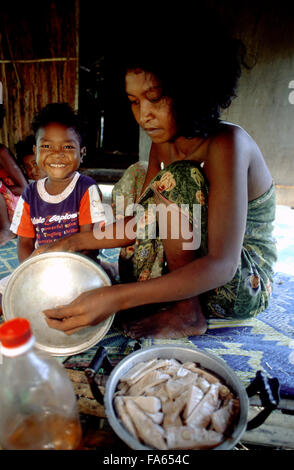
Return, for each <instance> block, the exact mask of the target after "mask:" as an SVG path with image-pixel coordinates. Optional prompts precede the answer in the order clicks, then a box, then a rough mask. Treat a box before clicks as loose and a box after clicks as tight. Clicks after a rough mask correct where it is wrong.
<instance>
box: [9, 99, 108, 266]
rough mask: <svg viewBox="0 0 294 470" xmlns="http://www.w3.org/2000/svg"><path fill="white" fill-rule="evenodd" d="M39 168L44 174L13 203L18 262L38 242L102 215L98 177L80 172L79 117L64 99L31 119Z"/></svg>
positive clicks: (87, 225) (82, 228) (85, 227)
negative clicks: (14, 207)
mask: <svg viewBox="0 0 294 470" xmlns="http://www.w3.org/2000/svg"><path fill="white" fill-rule="evenodd" d="M32 127H33V130H34V132H35V139H36V145H34V147H33V151H34V155H35V158H36V163H37V165H38V168H39V169H40V170H41V171H42V172H44V173H45V174H46V175H47V177H45V178H43V179H40V180H38V181H35V182H33V183H30V184H29V185H28V187H27V188H26V189H25V191H24V192H23V194H22V196H21V197H20V199H19V202H18V204H17V207H16V210H15V213H14V217H13V220H12V224H11V231H12V232H14V233H16V234H17V235H18V258H19V261H20V262H22V261H24V260H25V259H26V258H28V257H29V256H30V255H31V253H32V252H33V251H34V249H35V248H36V247H38V246H41V245H44V244H47V243H50V242H52V241H55V240H57V239H60V238H63V237H65V236H67V235H71V234H74V233H77V232H86V231H92V229H93V224H94V223H96V222H102V221H104V219H105V218H104V210H103V206H102V203H101V199H100V196H99V190H98V187H97V184H96V182H95V181H94V180H93V179H92V178H90V177H89V176H86V175H81V174H80V173H78V171H77V170H78V168H79V166H80V163H81V162H82V158H83V155H84V154H85V151H86V149H85V147H82V137H81V131H80V127H79V120H78V117H77V115H76V114H75V113H74V111H73V110H72V109H71V108H70V106H69V105H68V104H67V103H52V104H49V105H47V106H45V108H43V109H42V110H41V111H40V113H39V114H37V115H36V116H35V118H34V121H33V124H32Z"/></svg>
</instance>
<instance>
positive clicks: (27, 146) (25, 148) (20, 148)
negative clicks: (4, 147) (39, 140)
mask: <svg viewBox="0 0 294 470" xmlns="http://www.w3.org/2000/svg"><path fill="white" fill-rule="evenodd" d="M35 142H36V141H35V137H34V136H33V135H28V136H27V137H26V138H25V139H24V140H19V141H18V142H17V144H16V145H15V151H16V161H17V163H18V164H19V165H20V166H23V159H24V157H26V156H27V155H32V154H33V153H34V150H33V147H34V145H35Z"/></svg>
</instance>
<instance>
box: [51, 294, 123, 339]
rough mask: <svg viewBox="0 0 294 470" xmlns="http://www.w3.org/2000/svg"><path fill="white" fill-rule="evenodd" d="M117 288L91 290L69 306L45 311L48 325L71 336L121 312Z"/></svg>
mask: <svg viewBox="0 0 294 470" xmlns="http://www.w3.org/2000/svg"><path fill="white" fill-rule="evenodd" d="M117 287H119V286H109V287H100V288H98V289H94V290H90V291H87V292H84V293H83V294H81V295H80V296H79V297H77V298H76V299H75V300H73V301H72V302H71V303H70V304H68V305H63V306H60V307H56V308H53V309H49V310H44V312H43V313H44V314H45V319H46V321H47V324H48V325H49V326H50V328H55V329H57V330H60V331H64V333H66V334H67V335H71V334H72V333H76V332H77V331H79V330H81V329H82V328H85V327H87V326H90V325H96V324H97V323H100V322H102V321H103V320H105V319H106V318H108V317H109V316H110V315H112V314H114V313H116V312H117V311H118V310H119V306H118V302H117V296H116V295H114V294H115V292H116V291H117V289H116V288H117Z"/></svg>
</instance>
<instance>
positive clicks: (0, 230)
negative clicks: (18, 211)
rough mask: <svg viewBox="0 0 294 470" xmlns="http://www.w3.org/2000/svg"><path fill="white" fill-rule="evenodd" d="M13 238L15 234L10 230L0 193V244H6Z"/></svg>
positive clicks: (3, 200) (5, 208)
mask: <svg viewBox="0 0 294 470" xmlns="http://www.w3.org/2000/svg"><path fill="white" fill-rule="evenodd" d="M13 238H15V234H14V233H13V232H11V231H10V221H9V217H8V212H7V207H6V203H5V199H4V197H3V195H2V194H0V246H3V245H6V243H8V242H9V241H10V240H12V239H13Z"/></svg>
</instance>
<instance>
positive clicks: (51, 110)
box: [32, 103, 83, 145]
mask: <svg viewBox="0 0 294 470" xmlns="http://www.w3.org/2000/svg"><path fill="white" fill-rule="evenodd" d="M53 122H56V123H58V124H61V125H63V126H66V127H70V128H71V129H73V130H74V131H75V133H76V134H77V136H78V138H79V142H80V145H82V144H83V132H82V125H81V122H80V118H79V115H78V114H77V113H75V112H74V110H73V109H72V108H71V107H70V105H69V104H68V103H50V104H47V105H46V106H45V107H44V108H42V109H41V111H40V112H39V113H37V114H35V116H34V119H33V121H32V130H33V131H34V134H35V138H36V140H37V134H38V131H39V129H41V128H44V127H45V126H48V124H51V123H53Z"/></svg>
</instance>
